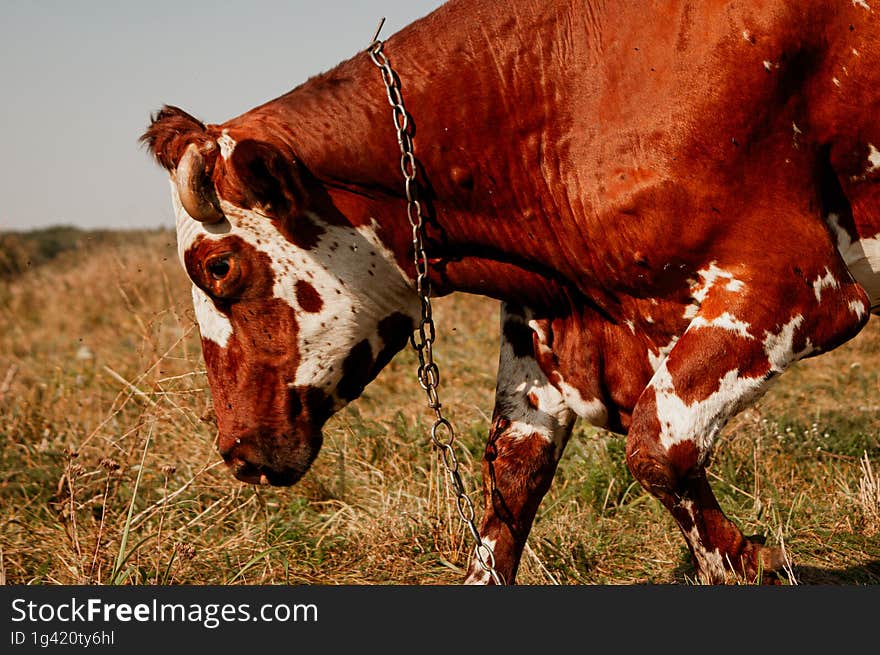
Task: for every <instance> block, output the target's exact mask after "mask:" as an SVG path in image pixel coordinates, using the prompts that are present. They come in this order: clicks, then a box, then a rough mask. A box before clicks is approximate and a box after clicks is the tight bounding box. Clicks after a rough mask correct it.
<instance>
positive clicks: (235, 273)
mask: <svg viewBox="0 0 880 655" xmlns="http://www.w3.org/2000/svg"><path fill="white" fill-rule="evenodd" d="M202 270H203V271H204V273H203V274H202V275H201V279H202V284H203V285H204V287H205V290H206V291H208V292H210V293H211V294H212V295H213V296H215V297H216V298H232V297H235V296H237V295H238V294H239V292H240V291H241V286H242V282H243V281H244V275H243V274H242V262H241V258H240V257H239V256H238V255H237V254H236V253H232V252H224V253H218V254H216V255H211V256H210V257H208V258H207V259H205V260H204V262H203V263H202Z"/></svg>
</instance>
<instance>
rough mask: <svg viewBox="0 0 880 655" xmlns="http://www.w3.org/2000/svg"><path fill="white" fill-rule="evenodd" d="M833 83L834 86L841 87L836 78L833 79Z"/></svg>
mask: <svg viewBox="0 0 880 655" xmlns="http://www.w3.org/2000/svg"><path fill="white" fill-rule="evenodd" d="M831 83H832V84H834V86H840V80H839V79H837V78H836V77H832V78H831Z"/></svg>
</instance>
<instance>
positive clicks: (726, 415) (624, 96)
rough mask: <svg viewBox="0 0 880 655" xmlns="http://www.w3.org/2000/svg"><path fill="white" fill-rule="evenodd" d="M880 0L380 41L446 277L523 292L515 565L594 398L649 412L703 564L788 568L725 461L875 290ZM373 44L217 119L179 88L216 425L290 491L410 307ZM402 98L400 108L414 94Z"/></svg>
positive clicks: (245, 470)
mask: <svg viewBox="0 0 880 655" xmlns="http://www.w3.org/2000/svg"><path fill="white" fill-rule="evenodd" d="M871 4H873V0H835V1H833V2H828V1H822V0H802V1H800V2H788V1H786V0H768V1H762V2H758V1H757V0H707V1H705V2H689V1H683V0H663V1H661V0H656V1H648V0H607V1H605V2H594V1H587V2H571V1H568V0H541V1H540V2H536V1H534V0H510V1H509V2H505V3H497V2H494V1H492V0H451V1H450V2H447V3H446V4H444V5H442V6H440V7H439V8H438V9H436V10H435V11H433V12H432V13H430V14H428V15H427V16H425V17H423V18H421V19H419V20H417V21H415V22H413V23H412V24H410V25H408V26H406V27H405V28H403V29H402V30H400V31H399V32H397V33H395V34H393V35H392V36H390V37H389V38H388V39H387V40H385V41H384V42H381V44H382V52H383V53H384V54H385V55H386V56H387V58H388V60H389V62H390V64H391V66H392V67H393V69H394V71H395V74H396V79H397V80H399V85H400V86H399V88H400V90H401V94H402V98H403V99H404V102H405V106H406V112H407V117H408V121H410V122H409V123H408V128H407V129H408V130H409V132H410V133H411V135H412V137H413V140H412V143H413V147H414V151H415V157H416V158H417V161H418V164H419V167H418V178H417V188H418V189H419V193H420V194H421V196H420V197H421V198H422V199H423V203H424V205H425V208H426V209H425V211H426V216H427V218H426V219H425V227H424V247H425V255H426V259H425V258H422V265H424V266H426V268H427V269H428V272H427V274H428V276H429V282H430V287H431V289H432V292H433V294H434V296H443V295H447V294H451V293H454V292H461V293H470V294H481V295H483V296H488V297H490V298H494V299H497V300H498V301H500V307H501V310H500V339H501V342H500V356H499V365H498V376H497V383H496V389H495V406H494V411H493V417H492V423H491V427H490V430H489V434H488V441H487V445H486V450H485V456H484V458H483V460H482V475H483V481H484V482H483V487H484V488H483V495H484V502H483V506H482V517H481V523H480V526H479V532H480V535H481V538H482V540H483V543H484V544H486V546H488V547H491V549H492V550H493V552H494V558H495V572H496V573H497V575H498V578H497V580H496V578H495V577H494V576H492V575H490V573H491V571H486V569H485V567H483V566H481V565H480V564H479V562H478V561H476V560H477V558H472V561H471V563H470V565H469V570H468V572H467V575H466V578H465V579H464V582H466V583H475V584H481V583H492V582H496V581H502V582H506V583H513V582H515V579H516V573H517V568H518V565H519V561H520V557H521V554H522V551H523V548H524V546H525V543H526V537H527V535H528V534H529V531H530V529H531V526H532V522H533V520H534V517H535V514H536V511H537V509H538V507H539V505H540V503H541V500H542V498H543V496H544V495H545V493H546V492H547V491H548V489H549V487H550V485H551V481H552V479H553V475H554V472H555V470H556V467H557V463H558V461H559V460H560V457H561V456H562V454H563V451H564V448H565V446H566V442H567V441H568V439H569V437H570V435H571V433H572V427H573V424H574V423H575V421H576V420H577V419H582V420H584V421H586V422H588V423H590V424H592V425H594V426H597V427H599V428H603V429H606V430H609V431H611V432H614V433H618V434H621V435H625V436H626V464H627V466H628V468H629V470H630V471H631V473H632V475H633V476H634V478H635V479H636V480H637V481H638V482H639V483H640V484H641V485H642V486H643V487H644V488H645V489H646V490H647V491H649V492H650V493H651V494H652V495H653V496H654V497H656V498H657V499H658V500H659V501H660V503H662V505H663V506H665V507H666V508H667V510H668V511H669V512H670V513H671V515H672V516H673V517H674V519H675V521H676V522H677V524H678V526H679V528H680V530H681V533H682V535H683V536H684V540H685V542H686V544H687V547H688V549H689V551H690V554H691V556H692V560H693V563H694V567H695V571H696V574H697V576H698V579H699V580H700V581H702V582H705V583H709V584H721V583H729V582H738V581H755V580H757V579H758V578H759V577H760V578H761V580H762V581H770V580H775V581H777V582H779V581H780V579H781V576H779V575H776V576H774V575H772V573H773V572H779V571H784V569H785V562H784V557H783V553H782V551H781V549H779V548H777V547H773V546H771V545H768V544H766V543H763V540H762V539H761V538H747V537H746V536H744V535H743V533H742V532H741V530H740V529H739V527H737V526H736V525H735V524H734V523H733V522H732V521H731V520H730V519H728V518H727V517H726V516H725V514H724V512H723V510H722V509H721V507H720V506H719V504H718V502H717V501H716V498H715V496H714V495H713V492H712V489H711V486H710V484H709V482H708V480H707V473H706V467H707V465H708V464H709V462H710V458H711V455H712V452H713V448H714V446H715V443H716V440H717V438H718V435H719V432H720V431H721V430H722V428H723V427H724V426H725V424H726V423H727V422H728V421H729V419H730V418H731V417H732V416H734V415H735V414H737V412H739V411H741V410H743V409H744V408H746V407H747V406H749V405H750V404H751V403H753V402H754V401H755V400H756V399H758V398H759V397H760V396H761V395H762V394H764V392H765V391H766V390H767V389H768V386H769V385H771V383H773V381H775V380H776V379H778V378H779V376H780V375H781V374H782V373H783V372H784V371H786V369H788V368H789V367H790V366H791V365H792V364H793V363H794V362H796V361H798V360H801V359H804V358H807V357H813V356H816V355H818V354H820V353H823V352H827V351H829V350H831V349H833V348H835V347H837V346H839V345H841V344H843V343H844V342H846V341H847V340H849V339H851V338H852V337H853V336H855V335H856V334H857V333H858V332H859V331H860V330H861V329H862V328H863V326H864V325H865V324H866V322H867V321H868V319H869V317H870V315H871V314H877V312H878V308H880V91H878V89H880V17H878V10H875V9H874V8H873V7H872V6H871ZM371 59H372V58H371V56H370V54H369V51H368V50H360V51H358V52H357V53H356V54H355V55H354V56H352V57H351V58H350V59H348V60H346V61H343V62H342V63H340V64H339V65H338V66H336V67H334V68H332V69H331V70H329V71H327V72H325V73H323V74H319V75H316V76H314V77H312V78H310V79H308V80H307V81H306V82H304V83H303V84H301V85H299V86H298V87H296V88H294V89H293V90H292V91H290V92H289V93H287V94H285V95H283V96H281V97H279V98H276V99H274V100H271V101H269V102H266V103H265V104H263V105H260V106H258V107H256V108H254V109H251V110H250V111H247V112H246V113H244V114H242V115H241V116H238V117H237V118H232V119H231V120H228V121H226V122H223V123H217V124H206V123H203V122H201V121H200V120H198V119H196V118H194V117H193V116H191V115H190V114H188V113H186V112H185V111H183V110H181V109H179V108H177V107H174V106H169V105H166V106H164V107H163V108H162V109H161V110H160V111H158V112H157V113H155V114H154V115H153V116H152V117H151V118H152V120H151V123H150V125H149V127H148V128H147V130H146V132H145V134H144V135H143V136H142V137H141V138H142V140H143V141H144V142H145V143H146V145H147V147H148V149H149V151H150V152H151V153H152V154H153V155H154V157H155V159H156V160H157V161H158V163H159V164H160V165H161V166H162V167H164V168H165V169H167V171H168V173H169V175H170V181H171V196H172V202H173V206H174V210H175V213H176V220H177V242H178V249H179V255H180V259H181V262H182V264H183V267H184V268H185V270H186V273H187V275H188V276H189V278H191V280H192V283H193V286H192V296H193V302H194V305H195V316H196V319H197V321H198V326H199V330H200V334H201V340H202V353H203V357H204V361H205V365H206V369H207V375H208V381H209V385H210V389H211V392H212V397H213V404H214V409H215V413H216V418H217V427H218V432H219V437H218V449H219V452H220V454H221V455H222V456H223V458H224V460H225V462H226V463H227V464H228V466H229V468H230V469H231V471H232V473H233V474H234V475H235V477H237V478H238V479H239V480H242V481H244V482H248V483H259V484H270V485H292V484H294V483H295V482H296V481H297V480H298V479H299V478H300V477H301V476H302V475H303V474H305V473H306V471H307V470H308V468H309V466H310V464H311V463H312V462H313V460H314V459H315V457H316V456H317V454H318V451H319V449H320V447H321V442H322V433H321V430H322V426H323V425H324V423H325V422H326V421H327V419H328V417H330V416H331V415H332V414H333V413H334V412H336V411H337V410H339V409H340V408H341V407H343V406H344V405H346V404H347V403H349V402H351V401H353V400H355V399H356V398H358V396H359V395H360V394H361V392H362V391H363V389H364V387H365V386H366V385H367V384H368V383H369V382H370V381H372V380H373V379H374V378H375V377H376V375H377V374H378V373H379V371H380V370H381V369H382V368H383V367H384V366H385V365H386V364H387V363H388V362H389V361H390V360H391V359H392V357H394V355H395V354H396V353H397V352H398V351H400V350H401V349H402V348H403V347H404V346H405V345H406V344H407V342H408V339H409V338H410V336H411V335H412V333H413V330H414V329H417V327H418V324H419V319H420V297H419V294H418V293H416V289H415V286H416V285H415V282H414V281H415V280H416V277H417V267H416V264H415V263H414V261H413V256H414V252H413V250H414V245H413V234H412V228H411V226H410V224H409V222H408V221H407V214H406V210H407V199H406V194H405V192H404V184H403V178H402V176H401V159H400V144H399V143H398V142H397V140H396V133H395V129H394V125H392V123H391V114H390V112H389V106H388V96H387V91H386V88H385V86H384V84H383V77H382V75H381V74H380V71H379V70H378V69H377V67H376V65H375V62H373V61H371ZM395 120H399V119H395Z"/></svg>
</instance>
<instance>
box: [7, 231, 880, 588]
mask: <svg viewBox="0 0 880 655" xmlns="http://www.w3.org/2000/svg"><path fill="white" fill-rule="evenodd" d="M80 237H81V235H80ZM0 300H2V303H0V582H6V583H16V584H84V583H86V584H92V583H93V584H108V583H117V584H246V585H251V584H279V583H280V584H359V585H361V584H362V585H367V584H456V583H458V582H459V581H460V580H461V578H462V574H463V570H464V568H465V566H466V564H467V555H468V552H469V548H470V543H469V542H468V540H467V535H466V533H465V532H464V531H463V529H462V526H461V524H460V522H459V520H458V518H457V515H456V514H455V509H454V505H453V500H452V498H451V496H450V494H449V493H448V491H447V490H446V489H445V486H444V477H443V474H442V470H441V468H440V466H439V464H438V461H437V458H436V454H435V453H433V452H432V451H431V448H430V446H429V435H428V432H427V428H428V426H429V419H430V414H429V412H428V410H426V409H425V407H424V395H423V393H422V392H421V390H420V388H419V387H418V384H417V382H416V379H415V358H414V357H413V355H412V353H411V352H410V351H409V350H406V351H403V352H401V353H400V354H399V355H398V356H397V357H396V358H395V359H394V360H393V361H392V362H391V364H389V366H388V367H387V368H386V369H385V371H383V372H382V374H381V375H380V376H379V378H378V379H377V380H376V381H375V382H373V383H372V384H371V385H370V386H369V387H368V388H367V391H366V393H365V394H364V395H363V396H362V397H361V398H360V399H359V400H357V401H356V402H355V403H353V404H352V405H350V406H349V407H348V408H346V409H344V410H343V411H341V412H340V413H339V414H338V415H336V416H335V417H333V418H332V419H331V421H330V423H329V424H328V426H327V429H326V439H325V444H324V447H323V450H322V452H321V454H320V455H319V457H318V459H317V461H316V462H315V464H314V466H313V468H312V470H311V471H310V472H309V474H308V475H307V476H306V477H305V478H304V479H303V480H302V481H301V482H300V483H299V484H298V485H297V486H295V487H292V488H289V489H277V488H258V487H252V486H245V485H242V484H241V483H238V482H236V481H235V480H234V479H233V478H232V477H231V475H230V474H229V473H228V472H227V471H226V470H225V467H224V466H223V465H222V463H221V462H220V459H219V456H218V455H217V454H216V451H215V449H214V441H215V427H214V424H213V415H212V410H211V405H210V393H209V390H208V388H207V382H206V379H205V375H204V368H203V362H202V359H201V350H200V346H199V342H198V331H197V329H196V327H195V324H194V319H193V312H192V308H191V306H190V304H189V303H190V300H189V293H188V285H187V282H186V280H185V278H184V275H183V272H182V271H181V270H180V268H179V265H178V263H177V256H176V250H175V243H174V235H173V233H171V232H167V231H156V232H149V233H139V234H138V235H132V236H130V237H128V238H121V237H120V238H114V239H106V240H104V241H102V242H101V243H100V244H97V245H94V244H93V245H91V246H89V247H88V248H84V247H77V248H69V249H65V248H58V251H57V253H56V256H55V257H54V258H53V259H51V260H50V261H47V262H45V263H42V264H40V265H35V266H28V267H25V269H24V270H23V271H20V272H19V273H17V274H15V275H10V276H8V277H7V278H5V279H0ZM497 309H498V308H497V304H496V303H494V302H492V301H489V300H486V299H483V298H477V297H471V296H455V297H450V298H444V299H440V300H438V301H437V302H436V319H437V325H438V330H439V335H438V344H437V359H438V363H439V364H440V366H441V368H442V371H443V375H444V377H443V384H442V386H441V397H442V399H443V402H444V408H446V409H447V410H448V415H449V417H450V419H451V420H452V421H453V423H454V424H455V426H456V427H457V429H458V433H459V442H460V445H459V451H458V453H459V459H460V461H461V467H460V468H461V473H462V477H463V480H464V483H465V486H466V488H467V489H468V490H473V497H474V499H475V500H476V501H477V506H478V507H479V506H480V500H479V497H478V489H479V487H480V480H479V459H480V457H481V453H482V448H483V446H484V443H485V435H486V433H487V430H488V426H489V416H490V414H491V410H492V401H493V393H494V374H495V366H496V361H497V355H498V350H497V349H498V345H497V318H498V314H497ZM878 363H880V321H878V320H877V319H873V320H872V321H871V323H870V324H869V325H868V327H867V328H866V329H865V330H864V331H863V333H862V334H860V335H859V336H858V337H857V338H856V339H854V340H852V341H851V342H849V343H848V344H845V345H844V346H843V347H841V348H839V349H838V350H836V351H834V352H832V353H829V354H826V355H823V356H822V357H819V358H816V359H813V360H808V361H805V362H801V363H799V364H798V365H796V366H795V367H794V368H793V369H792V370H791V371H789V372H788V373H786V375H784V376H783V377H782V379H781V380H780V381H779V382H778V383H777V385H776V386H775V387H774V388H773V389H772V390H771V392H770V393H769V394H768V395H767V396H766V397H764V398H763V399H762V400H761V401H760V402H759V403H758V404H757V405H756V406H755V407H753V408H750V409H748V410H746V411H745V412H743V413H742V414H740V415H739V416H737V417H736V418H735V419H734V420H733V421H732V422H731V423H730V425H729V426H728V427H727V428H726V430H725V433H724V435H725V436H724V438H723V439H722V440H721V442H720V444H719V447H718V450H717V453H716V457H715V460H714V462H713V464H712V467H711V469H710V475H711V479H712V482H713V486H714V488H715V490H716V493H717V495H718V497H719V500H720V502H721V504H722V507H723V508H724V509H725V511H726V512H727V513H728V515H729V516H731V517H732V518H733V519H734V520H735V521H737V522H738V523H739V524H740V525H741V526H742V527H743V530H744V531H745V532H746V533H749V534H763V535H766V536H767V539H768V541H770V542H775V543H782V544H783V545H784V546H785V548H786V550H787V552H788V555H789V556H790V558H791V561H792V571H793V573H794V576H795V581H796V582H797V583H799V584H834V585H869V584H871V585H872V584H880V488H878V482H877V480H878V477H880V414H878V397H880V396H878V391H880V377H878V375H880V373H878V371H880V367H878ZM623 454H624V441H623V439H622V438H621V437H617V436H614V435H609V434H606V433H604V432H601V431H597V430H594V429H592V428H589V427H588V426H582V425H578V427H577V428H576V432H575V436H574V437H573V439H572V442H571V443H570V445H569V446H568V449H567V451H566V454H565V456H564V458H563V460H562V463H561V465H560V469H559V472H558V475H557V477H556V480H555V482H554V485H553V487H552V489H551V491H550V493H549V494H548V496H547V497H546V499H545V501H544V503H543V505H542V507H541V509H540V511H539V514H538V517H537V520H536V522H535V526H534V529H533V531H532V533H531V536H530V538H529V544H528V548H527V550H526V553H525V555H524V557H523V563H522V566H521V570H520V576H519V582H520V583H521V584H564V585H572V584H667V583H673V584H695V581H694V571H693V569H692V567H691V565H690V562H689V558H688V555H687V550H686V548H685V546H684V541H683V539H682V538H681V535H680V534H679V532H678V529H677V528H676V526H675V524H674V523H673V521H672V519H671V518H670V517H669V515H668V513H667V512H666V510H664V509H663V508H662V507H661V506H660V505H659V503H657V502H656V501H655V500H654V499H653V498H652V497H650V496H649V495H647V494H646V493H645V492H644V491H643V490H642V489H641V487H639V486H638V485H637V484H635V483H634V481H633V479H632V477H631V476H630V474H629V472H628V471H627V469H626V465H625V463H624V456H623Z"/></svg>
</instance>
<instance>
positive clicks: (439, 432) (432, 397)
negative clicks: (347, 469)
mask: <svg viewBox="0 0 880 655" xmlns="http://www.w3.org/2000/svg"><path fill="white" fill-rule="evenodd" d="M384 21H385V19H384V18H383V19H382V21H381V22H380V23H379V28H378V29H377V30H376V35H375V36H374V37H373V41H372V42H371V43H370V45H369V47H368V52H369V54H370V59H372V60H373V63H374V64H375V65H376V66H377V67H378V68H379V71H380V72H381V73H382V81H383V82H384V83H385V91H386V93H387V95H388V103H389V104H390V105H391V109H392V115H393V118H394V128H395V130H396V131H397V144H398V145H399V146H400V170H401V173H403V179H404V183H405V190H406V203H407V204H406V215H407V218H409V223H410V226H411V227H412V245H413V262H414V264H415V269H416V292H417V293H418V294H419V301H420V302H421V321H420V323H419V329H418V330H417V331H414V332H413V334H411V335H410V345H411V346H412V347H413V349H414V350H415V351H416V353H417V354H418V357H419V368H418V379H419V384H420V385H421V387H422V389H424V390H425V394H426V395H427V398H428V407H429V408H431V409H432V410H433V411H434V417H435V420H434V425H433V426H431V442H432V443H433V444H434V446H435V447H436V448H438V449H439V450H440V454H441V457H442V460H443V467H444V468H445V469H446V474H447V475H448V477H449V482H450V484H451V485H452V488H453V490H454V492H455V501H456V507H457V509H458V515H459V516H460V517H461V520H462V521H464V523H465V524H466V525H467V528H468V530H469V531H470V533H471V536H472V537H473V539H474V541H475V542H476V545H475V546H474V557H475V558H476V560H477V562H478V563H479V564H480V566H481V567H482V569H483V570H484V571H486V572H487V573H488V574H489V575H490V576H492V579H493V580H494V582H495V584H498V585H500V584H503V582H502V580H501V576H500V575H499V574H498V572H497V571H495V554H494V553H493V552H492V548H491V546H489V545H488V544H486V543H484V542H483V540H482V538H481V537H480V532H479V530H477V526H476V523H475V521H474V519H475V516H476V512H475V510H474V503H473V501H472V500H471V499H470V497H469V496H468V495H467V493H465V490H464V484H462V481H461V475H460V474H459V472H458V458H456V456H455V448H454V444H455V429H454V428H453V427H452V423H450V422H449V420H448V419H447V418H445V417H444V416H443V412H442V411H441V408H442V405H441V403H440V397H439V394H438V392H437V387H438V386H439V385H440V369H439V368H438V366H437V364H436V362H434V339H435V336H436V331H435V329H434V318H433V313H432V309H431V283H430V280H429V278H428V255H427V254H426V252H425V246H424V232H425V227H424V226H425V221H424V213H423V209H422V203H421V202H420V201H419V197H418V184H417V183H416V176H417V174H418V165H417V162H416V158H415V155H414V154H413V139H412V129H411V126H410V120H409V114H407V112H406V108H405V107H404V105H403V95H402V94H401V91H400V80H399V79H398V77H397V74H396V73H395V72H394V70H393V69H392V68H391V64H390V63H389V61H388V58H387V57H386V56H385V53H384V52H382V47H383V46H384V42H382V41H380V40H379V32H380V31H381V29H382V24H383V23H384Z"/></svg>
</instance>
